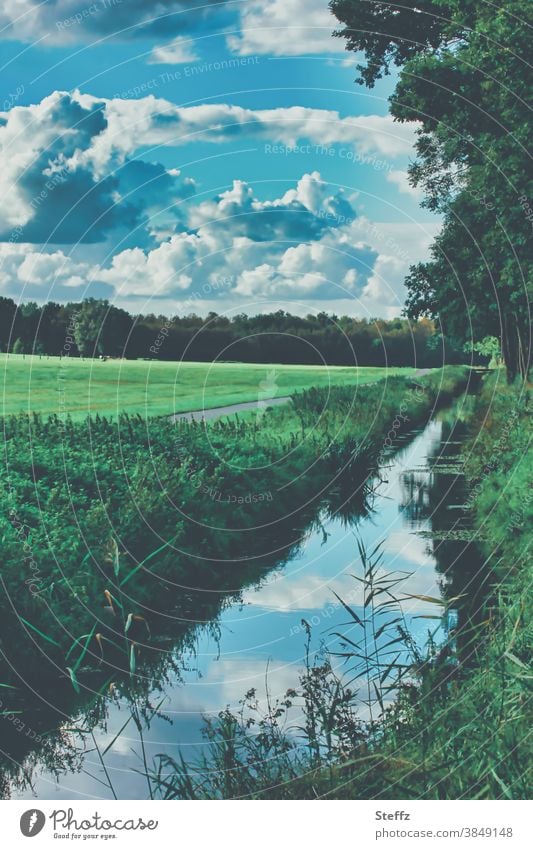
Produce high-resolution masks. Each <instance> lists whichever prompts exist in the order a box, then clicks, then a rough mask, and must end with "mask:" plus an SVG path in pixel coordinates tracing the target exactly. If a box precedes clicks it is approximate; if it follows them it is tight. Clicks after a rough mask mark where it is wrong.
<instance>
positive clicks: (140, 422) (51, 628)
mask: <svg viewBox="0 0 533 849" xmlns="http://www.w3.org/2000/svg"><path fill="white" fill-rule="evenodd" d="M467 379H468V371H467V370H466V369H465V368H463V367H448V368H446V369H444V370H439V371H435V372H432V373H431V374H429V375H427V376H426V377H423V378H421V379H420V380H419V381H418V382H417V383H413V382H412V381H410V380H408V379H405V378H401V377H394V378H392V379H390V380H387V381H383V382H381V383H378V384H375V385H369V386H364V387H361V388H360V389H359V390H357V392H356V393H355V394H354V390H353V389H352V388H348V387H347V388H331V389H329V390H326V389H320V390H309V391H306V392H303V393H301V394H298V395H296V396H294V400H293V404H292V405H286V406H283V407H277V408H273V409H269V410H264V409H263V408H262V407H260V406H259V407H258V411H257V413H254V414H253V415H252V414H248V415H247V416H246V417H242V418H238V417H237V416H235V417H234V418H233V419H232V420H231V421H229V420H226V421H219V422H215V423H213V424H211V425H210V426H209V427H207V428H206V427H204V426H201V425H198V424H187V423H183V422H182V423H180V424H179V425H174V424H173V423H171V422H170V421H169V420H168V419H142V418H141V417H129V416H123V417H121V418H120V419H119V420H118V421H117V422H111V421H108V420H106V419H105V418H100V417H96V418H95V419H90V420H86V421H85V422H83V423H77V422H76V423H74V422H71V421H69V420H66V421H61V420H60V419H58V418H54V417H50V418H48V419H43V418H41V417H39V416H37V415H35V416H32V417H25V416H19V417H11V418H7V419H5V420H4V421H3V428H4V439H5V442H4V458H3V463H2V469H1V477H0V486H1V490H0V497H1V500H2V511H1V518H0V523H1V528H0V534H1V538H2V550H3V565H2V575H1V577H2V601H1V604H2V611H3V615H2V618H1V625H0V633H1V639H2V649H3V651H4V655H5V658H6V659H7V664H6V668H5V670H4V673H3V675H2V680H3V681H4V682H6V683H13V682H12V681H11V678H12V677H13V674H12V673H10V671H9V664H12V665H13V667H14V668H15V669H17V668H21V662H22V659H24V669H25V674H26V676H27V678H28V680H32V679H35V680H37V679H38V680H40V681H42V680H43V678H45V677H47V676H50V678H51V679H52V680H54V679H56V678H58V677H59V678H63V679H65V677H66V676H67V678H66V680H67V683H68V685H69V686H70V682H68V675H70V676H71V680H72V685H73V686H74V687H75V689H76V690H78V689H79V688H80V686H83V682H82V681H81V679H82V678H83V669H84V668H85V667H87V666H90V665H91V664H93V665H95V664H97V662H98V660H99V659H100V658H101V655H102V647H103V645H104V643H105V642H106V641H107V642H108V643H109V645H111V643H113V642H114V643H115V644H116V643H117V641H118V642H119V643H120V647H121V651H122V650H125V651H126V653H127V655H128V662H129V665H130V669H132V668H133V669H135V667H136V665H137V664H138V663H141V662H142V661H143V657H144V655H145V654H149V655H150V657H151V658H152V659H153V656H154V653H155V652H154V642H153V640H152V636H153V635H154V634H155V635H157V633H158V629H161V630H162V631H165V629H166V630H167V631H168V630H169V629H172V628H176V627H178V626H177V625H176V623H175V619H176V617H175V615H171V616H165V614H168V613H170V614H175V611H176V609H177V605H178V604H182V603H183V599H184V598H189V601H190V596H191V593H192V588H197V589H200V590H202V589H217V590H223V589H225V588H235V587H238V586H242V585H243V584H244V583H245V582H246V581H247V580H251V579H254V578H255V579H257V578H258V577H259V576H260V575H261V574H262V572H261V570H262V569H263V570H264V568H265V560H264V557H263V555H264V552H265V550H270V551H271V550H277V552H278V554H277V557H278V560H279V558H280V556H281V557H282V556H283V553H284V552H285V551H288V550H289V548H290V546H291V545H294V544H297V538H298V527H299V522H300V523H302V527H303V518H302V517H304V518H305V521H306V522H308V521H309V517H310V516H311V517H312V516H313V515H316V513H317V511H318V510H319V508H322V507H323V506H324V505H325V506H326V507H329V509H331V510H332V511H333V510H337V509H349V502H350V500H352V501H353V500H355V501H357V500H358V499H359V503H358V507H357V509H359V508H360V507H361V502H362V501H364V482H365V481H366V479H367V478H368V476H369V474H370V473H371V471H372V469H373V468H374V467H375V465H376V462H377V461H378V460H379V456H380V453H381V452H382V451H383V449H384V447H386V446H387V445H390V447H394V441H395V439H396V437H397V435H398V434H399V432H400V431H401V430H402V429H403V428H404V427H412V426H413V424H415V423H417V422H423V421H424V420H425V419H427V417H428V416H429V415H430V413H431V411H432V409H433V408H434V406H435V405H436V404H437V403H439V402H442V401H443V400H447V399H449V398H450V397H451V396H452V395H453V394H454V393H457V392H458V391H459V390H460V388H461V387H463V386H464V385H465V383H466V381H467ZM347 504H348V507H347V506H346V505H347ZM268 565H273V564H269V563H268V562H267V563H266V566H267V567H268ZM106 617H107V619H106ZM109 617H111V618H112V624H111V626H109V624H108V619H109ZM102 641H104V642H102ZM108 651H112V649H109V648H108ZM67 668H68V671H66V670H67ZM80 681H81V684H80ZM4 694H5V695H6V698H8V696H9V691H5V693H4Z"/></svg>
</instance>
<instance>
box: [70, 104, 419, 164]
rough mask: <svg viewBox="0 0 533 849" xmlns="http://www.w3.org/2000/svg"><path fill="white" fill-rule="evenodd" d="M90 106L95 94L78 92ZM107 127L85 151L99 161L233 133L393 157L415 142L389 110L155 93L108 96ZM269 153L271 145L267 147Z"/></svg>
mask: <svg viewBox="0 0 533 849" xmlns="http://www.w3.org/2000/svg"><path fill="white" fill-rule="evenodd" d="M72 97H73V98H74V99H75V100H76V101H77V102H78V103H79V104H81V105H83V106H85V107H86V108H90V106H91V104H92V103H93V102H94V101H95V100H96V98H94V97H92V96H91V95H88V94H80V93H79V92H74V93H73V94H72ZM99 102H100V103H102V102H104V103H105V117H106V120H107V130H106V132H105V133H102V134H100V136H99V137H97V138H95V139H94V140H93V144H92V146H91V149H90V150H89V151H88V152H87V155H88V156H90V157H91V158H92V159H94V160H95V162H96V163H98V162H99V161H100V160H103V161H104V162H106V161H107V160H108V159H109V158H110V157H111V156H113V155H114V156H117V157H119V156H126V155H127V154H128V153H131V151H132V150H135V149H137V148H138V147H141V146H143V145H151V146H158V145H163V146H174V147H178V146H183V145H186V144H191V143H192V142H198V141H201V142H210V143H212V144H221V143H223V142H227V141H232V140H235V139H243V140H244V139H259V140H264V141H267V142H272V143H279V144H284V145H289V146H294V145H296V144H298V143H301V142H303V141H304V140H307V141H310V142H312V143H314V144H316V145H321V146H331V145H345V146H346V147H349V148H351V149H353V150H354V151H357V152H358V153H360V154H362V155H368V154H378V155H380V156H384V157H388V158H390V159H393V160H394V159H397V158H398V157H402V156H405V155H407V154H408V153H409V152H410V151H411V150H412V147H413V143H414V138H415V135H414V133H415V128H414V125H410V124H399V123H397V122H394V121H393V119H392V118H391V117H390V116H389V115H357V116H348V117H341V115H340V114H339V113H338V112H337V111H334V110H331V109H314V108H311V107H306V106H290V107H278V108H274V109H246V108H244V107H242V106H235V105H232V104H228V103H203V104H200V105H198V106H178V105H176V104H175V103H171V102H170V101H168V100H164V99H162V98H156V97H154V96H153V95H150V96H148V97H143V98H140V99H138V100H133V101H132V100H126V99H120V98H114V99H113V100H105V101H101V100H99ZM265 153H266V154H267V155H268V153H269V150H268V148H265Z"/></svg>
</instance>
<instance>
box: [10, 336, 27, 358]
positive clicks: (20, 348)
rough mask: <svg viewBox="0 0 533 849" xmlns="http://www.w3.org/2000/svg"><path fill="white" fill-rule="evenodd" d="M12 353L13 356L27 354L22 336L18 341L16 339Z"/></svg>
mask: <svg viewBox="0 0 533 849" xmlns="http://www.w3.org/2000/svg"><path fill="white" fill-rule="evenodd" d="M11 353H12V354H24V353H25V349H24V342H23V341H22V339H21V338H20V336H19V337H18V338H17V339H15V341H14V343H13V349H12V351H11Z"/></svg>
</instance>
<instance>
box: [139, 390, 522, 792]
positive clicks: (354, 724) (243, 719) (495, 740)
mask: <svg viewBox="0 0 533 849" xmlns="http://www.w3.org/2000/svg"><path fill="white" fill-rule="evenodd" d="M529 402H530V392H529V390H527V389H524V387H519V386H514V387H508V386H506V385H505V383H504V380H503V377H502V376H501V375H499V374H496V375H493V376H492V377H491V378H490V379H488V380H487V381H486V382H485V385H484V387H483V390H482V392H481V394H480V395H479V397H478V398H477V399H475V403H474V407H473V409H472V410H471V411H470V413H469V431H470V436H469V438H468V440H467V443H466V444H465V445H464V447H463V468H464V470H465V474H466V477H467V481H468V485H469V492H470V495H469V497H468V501H467V505H466V506H467V510H468V511H469V512H470V516H471V523H472V528H471V531H470V536H471V538H472V539H473V540H477V541H478V543H479V545H480V547H481V551H482V554H483V556H484V559H485V565H484V567H483V568H484V571H485V573H486V574H488V576H489V579H488V585H489V587H490V590H489V591H488V593H487V594H485V596H484V598H483V602H482V609H481V610H480V611H478V614H480V615H478V616H477V617H476V621H477V624H476V626H475V628H474V629H472V627H471V626H469V628H470V630H469V632H468V634H463V635H461V640H460V643H461V651H460V654H459V656H458V655H457V654H456V653H455V647H456V646H457V643H458V642H459V640H458V634H457V633H456V632H455V633H454V631H453V628H452V630H450V632H449V636H448V640H447V642H445V643H444V644H442V645H435V644H434V643H432V642H431V640H430V641H429V642H428V645H427V647H426V650H425V652H423V653H422V652H421V651H420V650H419V649H418V648H417V647H416V646H414V645H413V644H412V643H411V641H410V639H409V635H408V633H406V630H405V629H404V628H403V627H402V614H401V603H400V601H399V597H401V590H400V589H399V588H398V587H397V583H396V578H395V576H386V575H385V576H383V573H382V572H380V571H379V569H378V566H379V565H380V564H379V554H378V553H377V552H364V551H361V552H360V554H361V559H362V566H363V582H364V589H365V597H366V602H365V619H364V621H361V620H360V619H359V620H358V619H357V617H355V613H354V612H353V611H351V610H350V608H348V607H347V608H346V612H347V619H348V621H350V620H351V621H352V623H353V622H354V621H355V622H356V624H357V625H358V626H359V627H360V631H361V639H360V641H359V642H357V641H354V639H352V640H347V641H346V643H345V651H346V660H347V663H348V667H349V674H348V675H347V677H346V680H350V681H351V683H350V684H349V685H347V684H346V682H345V680H344V679H343V680H339V678H338V677H337V676H336V675H335V673H334V672H333V670H332V668H331V664H330V660H329V659H328V657H324V658H322V659H319V660H318V661H315V662H312V663H311V662H310V661H309V663H308V667H307V671H306V672H305V673H304V674H303V675H302V677H301V681H300V688H299V691H298V692H296V691H292V692H290V693H288V694H287V697H286V698H285V699H284V700H283V699H282V700H280V702H277V703H276V704H274V705H271V706H270V709H269V711H268V712H267V713H266V714H264V713H263V714H261V713H260V712H259V710H258V705H257V703H256V702H255V694H254V693H250V694H248V695H247V697H246V698H245V699H244V711H243V714H242V715H240V716H239V715H237V716H236V715H233V714H231V713H230V712H229V711H223V712H222V713H221V714H220V715H219V717H218V718H217V719H215V720H210V721H208V722H207V723H206V740H207V747H206V748H207V754H206V755H204V756H203V758H202V760H201V762H196V763H193V762H190V763H189V764H184V763H183V762H182V763H176V762H173V761H171V760H170V759H168V758H162V759H161V760H160V762H159V763H157V764H156V765H155V767H154V769H153V771H152V773H151V776H152V780H153V783H154V786H155V787H156V788H157V790H158V792H159V794H160V795H161V796H163V797H164V798H184V797H185V798H227V797H247V798H250V797H252V798H253V797H259V798H287V799H290V798H292V799H302V798H310V799H314V798H317V797H328V798H354V799H360V798H368V799H370V798H382V799H387V798H392V799H398V798H399V799H418V798H426V799H463V798H464V799H478V798H479V799H498V798H508V799H523V798H528V796H529V793H530V791H531V780H530V779H531V773H530V769H531V748H530V746H529V739H530V727H531V715H530V713H531V712H530V699H531V678H532V676H531V671H530V667H529V665H528V664H529V662H530V657H531V645H532V640H531V637H532V632H531V624H532V617H531V593H530V586H531V579H532V572H533V569H532V559H531V553H530V542H531V532H530V528H531V520H532V518H533V515H532V514H533V509H532V503H531V498H530V492H531V470H532V469H531V455H530V454H529V455H528V453H527V452H528V448H529V442H530V439H531V424H530V407H529ZM472 589H475V588H472ZM383 599H385V601H383ZM453 603H454V600H453V599H449V601H448V604H450V605H453ZM447 606H448V605H447V604H446V603H445V604H444V606H443V607H441V610H440V612H443V613H446V610H447ZM435 610H436V618H438V617H439V615H440V612H439V605H436V607H435ZM354 617H355V618H354ZM378 628H383V631H382V637H383V636H384V637H385V638H387V637H388V638H389V640H390V641H391V642H387V646H392V642H394V644H395V645H394V646H393V647H392V648H388V649H387V648H386V647H385V648H379V647H378V648H376V647H374V648H372V649H369V648H368V646H369V645H371V639H369V635H370V637H372V636H375V635H376V633H377V631H378ZM398 650H399V651H401V652H402V654H401V655H398V654H396V652H397V651H398ZM391 657H392V661H391ZM389 661H390V663H389ZM353 690H359V691H360V692H359V696H356V693H355V692H354V691H353ZM361 691H362V695H361ZM361 699H363V702H364V704H365V705H366V709H365V710H364V711H363V716H364V719H361V718H360V717H361ZM295 705H296V706H297V710H298V716H299V721H298V724H299V727H300V728H301V733H300V734H298V735H297V736H296V737H295V736H294V734H293V733H290V732H288V731H287V728H289V727H290V726H291V725H294V722H293V719H292V717H293V714H294V710H295V709H296V708H295ZM302 716H303V718H302Z"/></svg>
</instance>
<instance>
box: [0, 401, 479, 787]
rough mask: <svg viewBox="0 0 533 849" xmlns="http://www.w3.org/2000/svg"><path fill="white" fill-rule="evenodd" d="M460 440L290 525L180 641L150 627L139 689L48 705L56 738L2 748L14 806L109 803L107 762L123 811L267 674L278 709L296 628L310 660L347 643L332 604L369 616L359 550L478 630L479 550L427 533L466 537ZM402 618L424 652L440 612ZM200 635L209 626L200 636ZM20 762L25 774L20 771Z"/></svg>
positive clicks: (104, 686) (191, 605)
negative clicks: (32, 801) (277, 545)
mask: <svg viewBox="0 0 533 849" xmlns="http://www.w3.org/2000/svg"><path fill="white" fill-rule="evenodd" d="M454 419H455V417H454ZM463 436H464V433H463V432H462V431H461V428H460V426H459V425H457V426H455V427H451V426H450V425H449V424H448V423H447V422H446V421H433V422H431V423H430V424H429V425H428V426H427V427H426V429H425V430H424V432H423V433H422V434H420V435H418V436H415V438H413V436H411V437H410V438H409V437H408V438H406V440H405V447H404V448H403V450H401V451H400V452H399V453H397V454H396V455H395V456H391V458H390V461H389V463H388V464H387V466H386V468H384V469H382V470H381V477H382V479H383V482H382V483H381V484H380V485H379V486H378V487H377V494H376V496H375V498H372V495H371V492H369V491H368V490H366V489H365V490H363V489H360V490H358V492H357V493H356V494H355V495H353V496H352V497H351V498H347V497H346V493H349V492H350V481H349V480H348V481H337V482H336V488H335V489H332V491H331V492H330V493H329V494H328V499H327V501H326V502H325V503H323V504H322V505H321V509H320V512H319V514H318V515H315V516H312V515H307V516H303V517H300V518H301V522H300V523H299V527H294V526H295V522H294V519H293V520H292V523H291V528H289V529H287V536H286V539H285V541H284V550H283V555H282V556H281V557H280V556H278V558H277V560H276V561H275V562H273V561H272V559H270V561H268V560H265V562H263V563H261V564H260V568H258V567H257V564H256V565H255V566H254V571H253V572H251V571H250V572H249V573H248V574H242V576H241V577H242V580H241V581H240V584H241V587H242V589H241V590H240V591H238V592H237V591H236V589H235V576H236V574H237V572H236V571H233V572H232V573H231V575H232V584H233V586H232V587H231V588H230V589H228V590H227V591H222V592H216V593H215V592H212V593H204V594H202V595H201V601H200V598H199V597H198V596H194V595H193V594H189V596H188V598H186V599H185V598H184V599H182V608H181V611H180V621H181V622H182V623H183V624H182V628H181V632H180V633H178V634H177V633H176V628H175V627H174V631H173V632H169V629H168V627H167V631H166V632H165V631H164V629H163V630H162V629H158V628H156V627H154V623H151V630H152V634H153V635H157V636H153V637H152V640H151V641H149V644H150V646H151V648H150V652H149V653H148V652H145V655H144V660H143V662H142V663H141V666H140V668H139V669H138V670H137V674H136V677H135V686H134V687H132V685H131V684H130V683H129V678H128V676H127V675H123V676H122V678H120V675H119V674H118V673H117V670H116V669H111V668H109V669H108V670H107V673H106V674H102V675H101V676H100V679H101V680H95V681H94V682H93V689H94V690H95V692H96V693H98V692H99V691H100V692H101V695H100V696H98V695H96V696H95V697H94V698H93V700H92V703H91V704H90V705H89V706H87V705H83V703H80V702H79V701H78V705H79V706H78V708H77V709H76V707H73V695H72V691H71V689H70V690H69V689H68V688H66V689H65V693H64V695H61V693H60V692H58V691H56V693H55V696H54V698H52V697H51V694H50V704H53V705H54V706H55V708H54V709H52V708H50V707H47V706H46V705H45V704H44V703H43V702H42V700H41V707H40V709H39V711H36V710H35V707H33V712H32V713H31V720H28V725H30V724H31V727H33V728H36V727H39V728H41V729H43V730H48V731H49V733H48V734H46V735H45V737H43V741H44V742H43V741H37V743H36V742H35V741H33V742H32V741H29V740H28V739H24V740H23V741H22V735H21V734H20V735H13V734H11V735H9V734H8V735H6V737H7V738H8V740H9V743H10V754H11V757H12V760H11V765H10V767H9V766H8V769H7V774H8V775H9V779H8V780H7V781H6V784H7V785H9V786H8V787H7V786H6V788H5V791H6V793H8V792H10V793H11V795H12V796H13V797H14V798H22V797H28V796H30V795H31V794H32V788H33V792H34V793H35V794H36V795H37V796H38V797H40V798H54V796H56V797H58V798H73V799H75V798H87V797H105V798H108V797H111V796H112V791H111V788H110V786H109V784H108V783H107V779H106V776H105V774H104V771H103V768H102V760H101V756H102V753H105V765H106V771H107V772H108V773H109V775H110V776H111V778H112V785H113V787H114V788H115V791H116V792H117V795H118V796H119V798H145V797H146V795H147V792H148V791H147V787H146V781H145V778H144V776H143V775H142V774H141V773H142V772H143V767H144V766H145V764H146V763H150V764H151V763H152V761H153V759H154V758H155V756H156V755H157V754H159V753H161V752H164V753H166V754H169V755H170V756H172V757H174V758H176V759H178V758H179V756H180V754H183V755H184V757H185V759H186V760H187V759H188V758H189V755H190V753H191V749H192V748H193V747H198V746H201V745H202V743H203V739H202V736H201V728H202V717H203V715H211V716H214V715H216V714H217V713H218V712H219V711H220V710H222V709H224V708H225V707H226V706H228V705H229V706H230V707H232V708H233V709H237V707H238V704H239V700H240V699H242V697H243V695H244V693H245V692H246V691H248V690H250V689H251V688H256V689H257V691H258V693H261V692H263V693H264V690H265V671H266V669H267V667H268V682H269V691H270V694H271V697H272V698H273V699H275V698H276V697H277V696H279V695H282V694H283V693H284V692H285V691H286V690H287V689H289V688H291V687H294V686H295V684H296V683H297V680H298V675H299V672H300V671H301V669H302V667H303V664H304V651H305V636H306V635H305V630H304V626H303V625H302V620H306V621H307V622H309V623H310V624H311V625H312V633H311V640H312V642H311V649H312V651H314V652H318V651H320V650H321V649H322V648H323V647H325V649H327V650H335V649H336V648H338V637H337V636H336V635H335V632H336V631H338V630H339V629H342V630H343V631H344V633H345V634H346V628H343V624H344V623H345V621H346V614H345V611H343V609H342V607H341V606H340V605H339V604H336V603H334V602H335V596H334V593H337V594H338V595H339V596H340V597H341V598H342V599H343V600H345V601H346V602H347V603H349V604H350V605H351V606H352V607H353V608H354V609H355V610H357V609H358V607H360V606H361V604H362V597H361V589H360V585H359V584H358V582H356V581H355V580H354V578H353V577H352V576H353V575H354V574H357V573H358V571H360V563H359V558H358V553H357V545H356V537H357V538H359V539H360V540H361V541H362V543H363V545H364V546H365V547H367V548H368V549H369V550H370V549H371V548H373V547H374V546H375V545H376V544H377V543H378V542H380V541H383V553H384V566H385V568H386V570H387V571H393V570H394V571H398V572H402V573H405V574H407V575H409V577H408V579H407V581H406V583H405V585H404V587H403V590H404V591H405V592H406V594H410V595H411V596H422V595H426V596H439V594H440V592H441V591H442V592H444V593H445V594H446V595H448V596H456V595H461V594H463V593H464V594H465V600H462V601H461V602H460V603H459V604H458V605H457V610H456V615H457V616H458V617H459V634H461V633H462V632H463V630H462V629H463V627H464V626H465V624H466V623H467V622H469V621H473V620H474V619H475V615H476V610H477V606H478V605H477V602H476V600H475V599H476V598H477V596H478V595H479V594H480V593H482V591H483V587H482V582H481V581H480V580H479V575H480V572H479V567H480V561H479V557H478V555H477V553H476V552H475V548H474V546H473V545H472V544H471V543H467V542H465V541H457V540H450V539H441V538H439V539H435V540H433V539H432V538H431V537H430V531H432V530H433V531H438V532H439V533H441V532H444V531H446V532H449V531H454V530H456V529H457V528H461V529H464V527H465V525H464V516H463V514H462V512H461V510H460V509H459V505H461V504H463V503H464V500H465V494H464V483H463V479H462V477H461V474H460V469H459V468H456V469H454V468H453V464H454V463H455V462H456V455H457V452H458V442H460V441H461V439H462V438H463ZM352 489H353V487H352ZM369 499H370V500H371V501H372V504H373V509H372V510H369V506H368V501H369ZM305 526H307V527H306V529H305V530H304V528H305ZM356 526H357V531H355V527H356ZM466 599H468V601H466ZM404 612H405V616H406V621H407V622H408V624H409V628H410V632H411V634H412V635H413V637H414V639H416V640H418V641H420V642H421V643H422V642H423V641H424V640H425V635H426V632H427V623H426V624H424V620H423V619H420V618H418V617H420V615H421V614H422V615H423V614H427V613H428V612H429V613H434V609H429V610H428V606H427V604H426V603H424V601H423V600H421V599H420V598H411V599H410V600H409V602H408V603H407V604H406V605H405V607H404ZM198 622H203V623H206V624H203V625H196V626H194V623H198ZM193 626H194V627H193ZM338 671H339V672H342V669H341V667H340V661H339V667H338ZM102 672H104V670H102ZM110 676H113V678H112V684H111V687H110ZM119 679H120V680H119ZM117 681H118V683H117ZM34 701H35V700H34ZM58 705H59V706H60V707H59V711H60V712H59V713H58V708H57V706H58ZM132 705H133V711H132ZM39 712H40V715H38V714H39ZM25 715H26V714H25ZM4 724H5V723H4ZM58 724H59V730H58ZM50 729H55V730H51V731H50ZM76 729H77V731H76ZM140 735H142V737H141V736H140ZM17 737H18V738H19V739H14V738H17ZM21 762H23V763H24V770H22V769H20V768H18V767H17V766H16V764H17V763H21ZM30 775H31V784H30V782H29V776H30ZM102 782H103V783H102Z"/></svg>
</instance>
